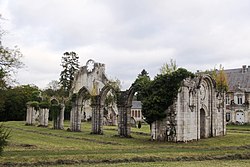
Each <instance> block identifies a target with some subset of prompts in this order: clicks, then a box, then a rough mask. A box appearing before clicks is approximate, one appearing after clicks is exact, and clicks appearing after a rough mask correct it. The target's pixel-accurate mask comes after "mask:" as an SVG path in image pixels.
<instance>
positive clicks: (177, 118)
mask: <svg viewBox="0 0 250 167" xmlns="http://www.w3.org/2000/svg"><path fill="white" fill-rule="evenodd" d="M215 87H216V85H215V81H214V80H213V79H212V77H210V76H209V75H201V76H198V77H196V78H194V79H190V78H187V79H185V80H184V81H183V84H182V87H181V88H180V90H179V93H178V96H177V99H176V100H175V102H174V104H173V105H172V106H170V107H169V108H168V109H167V110H166V114H167V117H166V118H165V119H164V120H162V121H156V122H154V123H153V124H152V126H151V127H152V129H151V139H153V140H161V141H163V140H164V141H175V142H187V141H192V140H199V139H203V138H209V137H214V136H223V135H225V134H226V121H225V111H226V110H225V101H224V99H225V94H224V93H220V92H217V91H216V89H215Z"/></svg>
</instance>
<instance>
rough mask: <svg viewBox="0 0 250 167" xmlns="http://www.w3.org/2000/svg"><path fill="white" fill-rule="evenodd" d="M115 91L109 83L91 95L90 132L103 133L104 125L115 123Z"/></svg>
mask: <svg viewBox="0 0 250 167" xmlns="http://www.w3.org/2000/svg"><path fill="white" fill-rule="evenodd" d="M116 99H117V92H116V91H115V90H114V88H113V87H112V86H110V85H106V86H104V87H103V88H102V90H101V91H100V95H97V96H93V97H92V102H91V103H92V104H91V105H92V134H103V126H104V125H117V116H118V109H117V105H116V104H117V100H116Z"/></svg>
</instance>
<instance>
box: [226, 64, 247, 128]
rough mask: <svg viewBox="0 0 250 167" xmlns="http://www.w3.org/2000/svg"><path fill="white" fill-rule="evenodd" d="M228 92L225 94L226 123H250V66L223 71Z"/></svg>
mask: <svg viewBox="0 0 250 167" xmlns="http://www.w3.org/2000/svg"><path fill="white" fill-rule="evenodd" d="M225 73H226V75H227V80H228V86H229V90H228V92H227V94H226V98H225V101H226V122H228V123H239V124H242V123H250V107H249V103H250V66H248V67H247V66H246V65H243V66H242V68H237V69H229V70H225Z"/></svg>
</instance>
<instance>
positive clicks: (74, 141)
mask: <svg viewBox="0 0 250 167" xmlns="http://www.w3.org/2000/svg"><path fill="white" fill-rule="evenodd" d="M24 124H25V122H5V123H4V126H6V127H9V128H10V129H12V132H11V138H10V139H9V144H8V146H7V147H5V149H4V153H3V155H2V157H1V158H0V166H10V165H13V166H15V165H19V166H77V165H78V166H89V165H91V166H127V165H129V166H166V165H167V166H211V165H212V166H220V165H221V164H223V166H247V165H248V164H250V133H249V132H250V126H232V125H230V126H228V131H227V135H226V136H223V137H215V138H209V139H203V140H200V141H194V142H189V143H167V142H152V141H150V131H149V126H148V125H145V124H143V125H142V128H141V129H138V128H132V138H120V137H118V136H117V127H115V126H105V127H104V135H92V134H90V131H91V124H90V123H86V122H83V124H82V132H68V131H66V130H53V129H52V128H51V127H52V125H51V124H50V126H49V127H48V128H42V127H37V126H25V125H24ZM68 126H69V122H65V129H67V128H68ZM249 166H250V165H249Z"/></svg>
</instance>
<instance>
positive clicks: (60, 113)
mask: <svg viewBox="0 0 250 167" xmlns="http://www.w3.org/2000/svg"><path fill="white" fill-rule="evenodd" d="M52 108H53V109H52V112H53V128H54V129H63V120H64V105H61V104H59V105H53V106H52Z"/></svg>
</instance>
